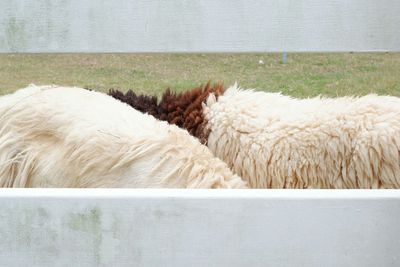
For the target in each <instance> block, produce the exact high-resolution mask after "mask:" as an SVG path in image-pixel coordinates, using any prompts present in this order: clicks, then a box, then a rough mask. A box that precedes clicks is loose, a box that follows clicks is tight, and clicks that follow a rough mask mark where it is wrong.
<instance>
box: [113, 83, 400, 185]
mask: <svg viewBox="0 0 400 267" xmlns="http://www.w3.org/2000/svg"><path fill="white" fill-rule="evenodd" d="M110 94H111V95H114V96H116V91H111V92H110ZM153 102H154V101H153ZM155 103H157V101H155ZM148 104H149V103H148ZM152 110H156V111H157V112H156V113H157V114H155V116H156V117H157V118H159V119H161V120H166V121H168V122H170V123H175V124H177V125H179V126H180V127H183V128H186V129H188V130H189V132H190V133H191V134H192V135H194V136H196V137H198V138H199V139H200V140H202V141H203V143H206V145H207V146H208V147H209V148H210V149H211V151H212V152H213V153H214V155H216V156H217V157H219V158H220V159H222V160H223V161H225V162H226V163H227V164H228V166H229V167H230V168H231V169H232V170H233V171H234V172H235V173H237V174H238V175H239V176H241V177H242V178H243V179H244V180H245V181H247V182H248V184H249V186H250V187H252V188H329V189H333V188H335V189H348V188H400V156H399V154H400V98H397V97H391V96H377V95H374V94H370V95H367V96H362V97H338V98H323V97H314V98H308V99H296V98H292V97H290V96H285V95H283V94H281V93H267V92H258V91H255V90H251V89H249V90H244V89H241V88H239V87H238V85H237V84H235V85H233V86H231V87H229V88H228V89H226V90H224V89H223V88H222V86H221V85H217V86H214V87H211V86H210V84H207V85H206V86H205V87H199V88H195V89H193V90H190V91H187V92H184V93H180V94H173V93H171V91H170V90H167V91H166V92H165V93H164V95H163V97H162V99H161V102H160V103H159V104H157V108H154V107H153V108H152ZM142 111H143V112H146V111H145V110H142ZM153 113H154V112H153ZM153 115H154V114H153Z"/></svg>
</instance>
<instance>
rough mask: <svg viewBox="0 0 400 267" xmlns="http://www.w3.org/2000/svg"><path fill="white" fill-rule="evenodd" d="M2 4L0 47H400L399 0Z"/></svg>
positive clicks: (42, 0)
mask: <svg viewBox="0 0 400 267" xmlns="http://www.w3.org/2000/svg"><path fill="white" fill-rule="evenodd" d="M0 10H1V14H0V52H199V51H200V52H246V51H250V52H256V51H262V52H265V51H287V52H290V51H377V50H378V51H381V50H391V51H399V50H400V27H399V25H400V15H399V14H400V1H398V0H381V1H377V0H351V1H349V0H325V1H322V0H299V1H293V0H279V1H277V0H264V1H260V0H218V1H215V0H197V1H190V0H174V1H163V0H153V1H148V0H135V1H132V0H118V1H100V0H83V1H82V0H51V1H50V0H12V1H11V0H10V1H0Z"/></svg>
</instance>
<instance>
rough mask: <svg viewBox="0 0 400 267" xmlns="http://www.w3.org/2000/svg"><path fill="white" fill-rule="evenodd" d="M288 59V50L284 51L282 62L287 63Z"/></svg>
mask: <svg viewBox="0 0 400 267" xmlns="http://www.w3.org/2000/svg"><path fill="white" fill-rule="evenodd" d="M286 60H287V54H286V52H283V53H282V64H286Z"/></svg>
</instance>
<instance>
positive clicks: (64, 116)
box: [0, 85, 245, 188]
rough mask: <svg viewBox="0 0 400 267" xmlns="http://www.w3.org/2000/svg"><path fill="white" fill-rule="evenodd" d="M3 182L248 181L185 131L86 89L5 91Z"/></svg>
mask: <svg viewBox="0 0 400 267" xmlns="http://www.w3.org/2000/svg"><path fill="white" fill-rule="evenodd" d="M0 116H1V117H0V118H1V119H0V186H2V187H175V188H243V187H245V183H244V182H243V181H242V180H241V179H240V178H239V177H238V176H237V175H234V174H233V173H232V172H231V171H230V169H229V168H228V167H227V166H226V164H225V163H223V162H222V161H221V160H219V159H218V158H216V157H214V156H213V155H212V153H211V152H210V151H209V149H208V148H207V147H205V146H203V145H201V144H200V143H199V142H198V141H197V140H196V139H195V138H193V137H191V136H190V135H189V134H188V133H187V132H186V131H184V130H181V129H179V128H178V127H176V126H173V125H168V124H167V123H166V122H160V121H157V120H156V119H155V118H153V117H152V116H150V115H145V114H142V113H140V112H139V111H136V110H134V109H132V108H131V107H129V106H128V105H126V104H122V103H121V102H119V101H116V100H114V99H113V98H111V97H109V96H107V95H105V94H102V93H97V92H93V91H89V90H84V89H81V88H68V87H55V86H40V87H37V86H33V85H32V86H29V87H27V88H25V89H20V90H18V91H17V92H15V93H13V94H10V95H6V96H2V97H0Z"/></svg>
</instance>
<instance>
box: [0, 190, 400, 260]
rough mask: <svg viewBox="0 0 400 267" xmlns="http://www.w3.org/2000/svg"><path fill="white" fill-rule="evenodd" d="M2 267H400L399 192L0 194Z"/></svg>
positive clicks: (166, 191)
mask: <svg viewBox="0 0 400 267" xmlns="http://www.w3.org/2000/svg"><path fill="white" fill-rule="evenodd" d="M0 205H1V207H2V212H1V215H0V244H1V249H0V266H71V264H73V265H77V266H278V267H279V266H386V267H387V266H400V256H399V251H400V223H399V222H400V191H399V190H380V191H379V190H153V189H146V190H138V189H136V190H135V189H1V190H0Z"/></svg>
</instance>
